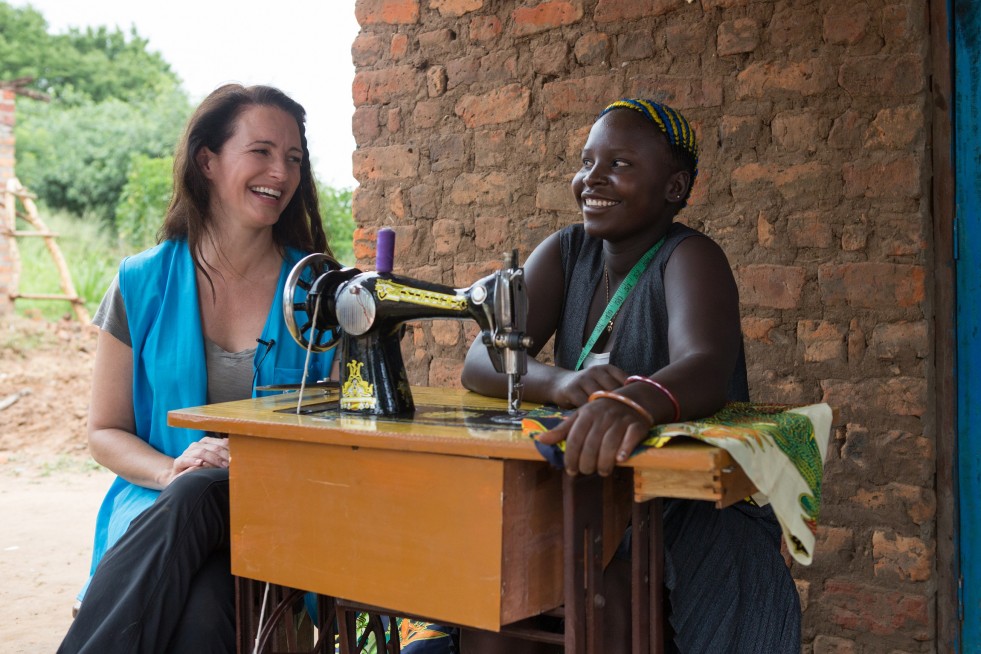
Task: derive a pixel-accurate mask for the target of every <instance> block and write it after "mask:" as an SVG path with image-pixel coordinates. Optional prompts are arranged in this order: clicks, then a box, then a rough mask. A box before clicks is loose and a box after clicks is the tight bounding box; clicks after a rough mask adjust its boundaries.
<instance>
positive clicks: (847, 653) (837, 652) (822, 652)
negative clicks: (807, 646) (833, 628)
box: [814, 634, 859, 654]
mask: <svg viewBox="0 0 981 654" xmlns="http://www.w3.org/2000/svg"><path fill="white" fill-rule="evenodd" d="M858 651H859V650H858V646H857V645H856V644H855V641H854V640H849V639H847V638H838V637H837V636H825V635H824V634H821V635H819V636H815V638H814V654H856V653H857V652H858Z"/></svg>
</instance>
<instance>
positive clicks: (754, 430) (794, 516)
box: [522, 402, 831, 565]
mask: <svg viewBox="0 0 981 654" xmlns="http://www.w3.org/2000/svg"><path fill="white" fill-rule="evenodd" d="M570 413H571V411H562V410H559V409H554V408H541V409H535V410H533V411H530V412H529V413H528V415H527V416H526V417H525V419H524V421H523V424H522V429H523V431H524V433H525V434H526V435H528V436H530V437H532V438H534V437H536V436H538V435H539V434H541V433H543V432H546V431H548V430H550V429H553V428H555V427H556V426H557V425H558V424H559V423H560V422H561V421H562V420H564V419H565V416H567V415H569V414H570ZM830 435H831V407H829V406H828V405H827V404H813V405H810V406H803V407H789V406H785V405H775V404H751V403H748V402H732V403H730V404H727V405H726V406H725V407H724V408H723V409H722V410H721V411H719V412H718V413H716V414H715V415H712V416H709V417H708V418H704V419H702V420H693V421H690V422H679V423H671V424H664V425H655V426H654V427H652V428H651V431H650V433H649V434H648V437H647V440H645V441H644V442H643V443H642V444H641V445H640V446H639V447H638V448H637V450H636V451H635V452H634V454H637V453H638V452H642V451H644V450H646V449H648V448H651V447H653V448H660V447H664V446H665V445H667V444H668V443H669V442H670V441H671V440H672V439H675V438H678V437H688V438H694V439H696V440H700V441H704V442H706V443H709V444H711V445H715V446H717V447H721V448H722V449H724V450H726V451H727V452H728V453H729V454H730V455H731V456H732V458H733V459H734V460H735V461H736V463H738V464H739V465H740V467H742V469H743V471H744V472H745V473H746V476H747V477H748V478H749V480H750V481H752V482H753V484H754V485H755V486H756V488H757V490H758V492H757V493H756V494H755V495H753V500H754V501H755V502H756V503H757V504H759V505H760V506H763V505H765V504H767V503H769V504H771V505H772V507H773V511H774V513H775V514H776V516H777V520H778V521H779V522H780V527H781V529H782V531H783V536H784V540H785V541H786V542H787V547H788V548H789V550H790V553H791V555H792V556H793V557H794V559H796V560H797V561H799V562H800V563H803V564H804V565H809V564H810V563H811V559H812V557H813V553H814V541H815V533H816V532H817V520H818V512H819V509H820V506H821V476H822V472H823V469H824V457H825V454H826V453H827V447H828V439H829V437H830ZM535 443H536V445H537V447H538V449H539V451H540V452H542V454H543V456H545V458H546V459H548V460H549V461H550V462H552V463H553V464H556V465H561V459H562V452H564V450H565V442H564V441H563V442H561V443H559V444H558V445H554V446H548V445H543V444H541V443H539V442H538V441H537V440H536V441H535Z"/></svg>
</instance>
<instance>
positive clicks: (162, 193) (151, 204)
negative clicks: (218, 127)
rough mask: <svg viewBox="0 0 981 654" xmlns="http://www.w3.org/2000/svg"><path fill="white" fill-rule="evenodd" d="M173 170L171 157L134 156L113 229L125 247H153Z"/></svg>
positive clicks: (163, 212)
mask: <svg viewBox="0 0 981 654" xmlns="http://www.w3.org/2000/svg"><path fill="white" fill-rule="evenodd" d="M173 169H174V158H173V157H148V156H146V155H145V154H137V155H135V156H134V157H133V160H132V161H131V162H130V166H129V173H128V174H127V175H126V185H125V186H123V190H122V193H121V194H120V196H119V204H118V205H117V206H116V229H117V230H118V232H119V238H120V239H121V240H122V241H123V242H124V243H126V244H127V245H128V246H131V247H133V248H134V249H136V250H142V249H144V248H147V247H150V246H152V245H154V244H156V242H157V231H158V230H159V229H160V225H162V224H163V219H164V215H165V214H166V213H167V206H168V205H169V204H170V197H171V195H173Z"/></svg>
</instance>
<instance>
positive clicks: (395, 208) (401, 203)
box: [385, 186, 405, 221]
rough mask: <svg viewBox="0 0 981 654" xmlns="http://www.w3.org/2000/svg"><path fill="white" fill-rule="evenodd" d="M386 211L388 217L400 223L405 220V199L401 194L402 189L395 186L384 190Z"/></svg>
mask: <svg viewBox="0 0 981 654" xmlns="http://www.w3.org/2000/svg"><path fill="white" fill-rule="evenodd" d="M385 199H386V201H387V203H386V209H387V210H388V214H389V216H387V217H391V218H395V219H396V220H397V221H401V220H402V219H403V218H405V199H404V197H403V193H402V187H401V186H396V187H394V188H390V189H387V190H386V193H385Z"/></svg>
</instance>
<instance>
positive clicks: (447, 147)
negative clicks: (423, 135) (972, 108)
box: [429, 134, 469, 172]
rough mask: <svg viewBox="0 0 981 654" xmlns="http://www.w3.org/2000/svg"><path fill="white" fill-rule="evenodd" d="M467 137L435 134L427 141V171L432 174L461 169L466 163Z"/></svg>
mask: <svg viewBox="0 0 981 654" xmlns="http://www.w3.org/2000/svg"><path fill="white" fill-rule="evenodd" d="M468 150H469V148H468V147H467V137H466V136H465V135H463V134H442V135H440V134H437V135H435V136H433V137H432V138H431V139H430V141H429V161H430V165H429V169H430V170H431V171H432V172H439V171H441V170H452V169H456V168H462V167H463V166H464V165H465V164H466V162H467V152H468Z"/></svg>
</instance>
